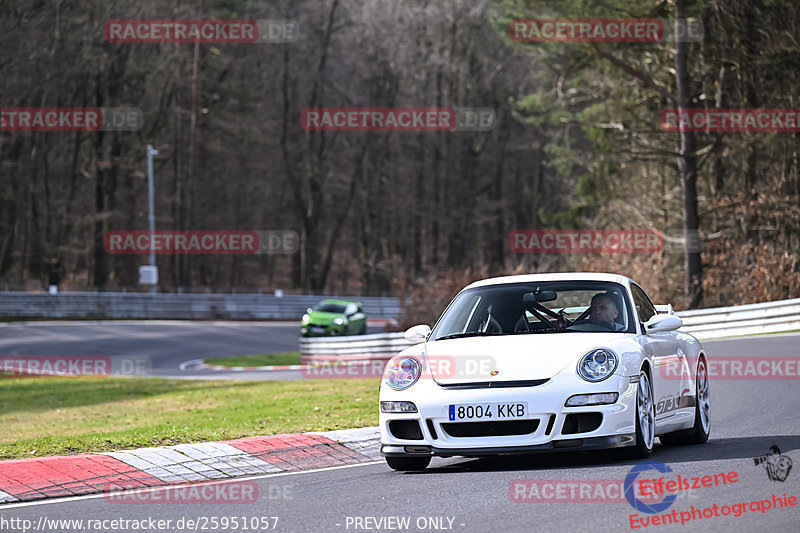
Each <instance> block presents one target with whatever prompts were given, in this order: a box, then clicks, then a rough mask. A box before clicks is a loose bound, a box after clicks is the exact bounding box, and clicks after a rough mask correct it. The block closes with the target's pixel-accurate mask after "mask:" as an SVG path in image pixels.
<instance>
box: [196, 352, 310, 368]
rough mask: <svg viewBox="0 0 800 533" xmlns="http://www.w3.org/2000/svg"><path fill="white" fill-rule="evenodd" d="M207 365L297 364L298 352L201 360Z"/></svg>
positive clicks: (298, 359) (298, 362) (298, 360)
mask: <svg viewBox="0 0 800 533" xmlns="http://www.w3.org/2000/svg"><path fill="white" fill-rule="evenodd" d="M203 362H204V363H206V364H207V365H221V366H273V365H299V364H300V352H283V353H262V354H257V355H237V356H234V357H214V358H212V359H205V360H204V361H203Z"/></svg>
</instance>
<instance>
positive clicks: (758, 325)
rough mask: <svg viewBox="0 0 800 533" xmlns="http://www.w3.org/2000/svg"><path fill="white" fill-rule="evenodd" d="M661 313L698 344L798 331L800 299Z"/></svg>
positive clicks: (320, 354) (359, 347) (309, 349)
mask: <svg viewBox="0 0 800 533" xmlns="http://www.w3.org/2000/svg"><path fill="white" fill-rule="evenodd" d="M656 308H657V309H658V311H659V312H660V313H669V312H672V313H673V314H675V315H677V316H678V317H680V318H681V320H683V324H684V325H683V327H682V328H681V329H680V331H683V332H686V333H689V334H691V335H694V336H695V337H697V338H698V339H700V340H706V339H718V338H721V337H732V336H737V335H751V334H754V333H780V332H782V331H792V330H800V298H796V299H793V300H781V301H778V302H768V303H760V304H748V305H737V306H733V307H717V308H710V309H698V310H694V311H678V312H674V311H672V306H671V305H669V304H667V305H658V306H656ZM414 344H415V343H413V342H410V341H407V340H406V339H405V338H404V337H403V333H384V334H377V335H365V336H360V337H339V338H329V337H324V338H309V339H301V340H300V355H301V356H302V357H303V358H304V360H306V361H308V360H314V359H331V358H332V359H335V358H336V357H341V358H344V359H357V358H358V356H363V357H361V358H362V359H370V358H376V359H378V358H380V359H383V358H385V359H389V358H390V357H391V356H393V355H395V354H397V353H398V352H400V351H402V350H404V349H406V348H408V347H409V346H412V345H414Z"/></svg>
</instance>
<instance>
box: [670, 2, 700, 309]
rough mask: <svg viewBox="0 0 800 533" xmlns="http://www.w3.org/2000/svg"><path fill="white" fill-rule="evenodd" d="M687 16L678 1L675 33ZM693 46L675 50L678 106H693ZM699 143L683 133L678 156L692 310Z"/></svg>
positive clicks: (696, 298) (695, 302) (696, 292)
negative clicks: (689, 58) (690, 50)
mask: <svg viewBox="0 0 800 533" xmlns="http://www.w3.org/2000/svg"><path fill="white" fill-rule="evenodd" d="M685 19H686V1H685V0H677V2H676V3H675V35H679V31H678V30H679V27H678V25H679V24H680V22H681V20H685ZM688 48H689V45H688V43H687V42H686V41H685V40H682V39H679V40H678V41H677V42H676V51H675V81H676V86H677V104H678V109H679V110H682V109H686V108H688V107H689V71H688V67H687V53H688ZM696 152H697V142H696V140H695V135H694V133H693V132H691V131H682V132H681V146H680V152H679V155H678V171H679V172H680V179H681V189H682V192H683V235H684V239H685V240H686V243H685V249H684V268H685V269H686V281H685V290H686V295H687V297H688V305H689V309H694V308H696V307H698V306H699V305H700V302H701V301H702V299H703V285H702V276H703V263H702V261H701V258H700V251H699V250H697V249H696V247H695V246H693V243H694V242H695V239H696V236H697V232H698V229H699V227H700V217H699V215H698V211H697V155H696Z"/></svg>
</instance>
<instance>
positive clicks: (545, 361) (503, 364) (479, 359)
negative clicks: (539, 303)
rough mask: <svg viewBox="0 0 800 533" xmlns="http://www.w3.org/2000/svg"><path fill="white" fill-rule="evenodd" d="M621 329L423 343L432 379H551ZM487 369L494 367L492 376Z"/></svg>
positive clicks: (455, 381)
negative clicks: (601, 331) (614, 331)
mask: <svg viewBox="0 0 800 533" xmlns="http://www.w3.org/2000/svg"><path fill="white" fill-rule="evenodd" d="M629 337H631V335H630V334H625V333H605V332H603V333H588V332H587V333H541V334H522V335H502V336H496V337H494V336H491V337H467V338H462V339H447V340H443V341H432V342H426V343H425V353H426V356H427V357H426V358H427V360H428V361H429V363H428V364H429V365H430V370H431V374H432V376H433V379H434V380H435V381H436V382H437V383H440V384H444V385H453V384H458V383H476V382H487V381H492V382H494V381H518V380H539V379H550V378H552V377H553V376H555V375H556V374H558V373H559V372H561V371H562V370H564V368H565V367H568V366H571V367H574V366H575V365H577V363H578V360H579V359H580V358H581V357H582V356H584V355H585V354H586V353H587V352H589V351H590V350H593V349H595V348H601V347H607V348H612V349H613V346H612V345H613V344H616V343H618V342H619V341H620V340H622V339H624V338H629ZM492 371H497V374H496V375H495V376H492V375H491V372H492Z"/></svg>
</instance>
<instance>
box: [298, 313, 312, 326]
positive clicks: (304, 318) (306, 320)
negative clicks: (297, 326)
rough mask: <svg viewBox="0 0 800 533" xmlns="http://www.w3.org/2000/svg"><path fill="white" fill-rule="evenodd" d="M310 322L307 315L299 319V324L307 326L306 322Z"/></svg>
mask: <svg viewBox="0 0 800 533" xmlns="http://www.w3.org/2000/svg"><path fill="white" fill-rule="evenodd" d="M309 320H311V317H309V316H308V313H306V314H304V315H303V318H301V319H300V322H302V323H303V324H308V321H309Z"/></svg>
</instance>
